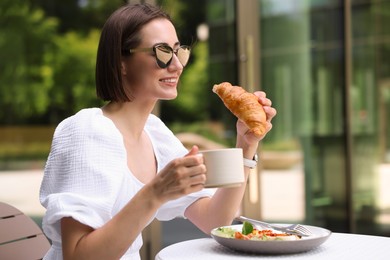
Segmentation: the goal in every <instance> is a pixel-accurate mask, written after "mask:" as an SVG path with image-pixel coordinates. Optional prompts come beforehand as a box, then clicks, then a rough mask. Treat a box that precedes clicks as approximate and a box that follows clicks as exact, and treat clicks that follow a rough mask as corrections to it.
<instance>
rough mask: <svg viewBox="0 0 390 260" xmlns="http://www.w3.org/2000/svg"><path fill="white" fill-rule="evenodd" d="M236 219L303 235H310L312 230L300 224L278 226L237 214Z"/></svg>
mask: <svg viewBox="0 0 390 260" xmlns="http://www.w3.org/2000/svg"><path fill="white" fill-rule="evenodd" d="M236 220H238V221H241V222H244V221H247V222H249V223H251V224H252V225H255V226H260V227H262V228H271V229H275V230H278V231H282V232H284V233H287V234H292V235H298V236H305V237H307V236H310V235H312V232H311V231H310V230H309V229H308V228H306V227H305V226H303V225H301V224H292V225H290V226H279V225H274V224H270V223H267V222H263V221H259V220H255V219H250V218H247V217H244V216H239V217H237V218H236Z"/></svg>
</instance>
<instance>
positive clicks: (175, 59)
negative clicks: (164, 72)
mask: <svg viewBox="0 0 390 260" xmlns="http://www.w3.org/2000/svg"><path fill="white" fill-rule="evenodd" d="M183 68H184V66H183V65H182V64H181V62H180V61H179V58H178V57H177V56H176V54H173V57H172V61H171V64H169V66H168V69H169V70H182V69H183Z"/></svg>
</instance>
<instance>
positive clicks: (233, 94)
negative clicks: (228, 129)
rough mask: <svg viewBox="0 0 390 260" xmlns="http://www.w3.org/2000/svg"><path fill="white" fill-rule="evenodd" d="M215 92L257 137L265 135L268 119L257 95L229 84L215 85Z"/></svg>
mask: <svg viewBox="0 0 390 260" xmlns="http://www.w3.org/2000/svg"><path fill="white" fill-rule="evenodd" d="M213 92H214V93H216V94H217V95H218V96H219V97H220V98H221V99H222V101H223V103H224V104H225V106H226V107H227V108H228V109H229V110H230V111H231V112H232V113H233V114H234V115H235V116H236V117H238V118H239V119H240V120H242V121H243V122H244V123H245V124H246V125H247V126H248V128H249V129H250V131H251V132H253V133H254V134H255V135H256V136H258V137H260V136H262V135H263V134H264V133H265V131H266V120H267V117H266V114H265V112H264V109H263V106H262V105H261V104H260V103H259V100H258V97H257V96H256V95H254V94H253V93H249V92H247V91H246V90H245V89H243V88H242V87H239V86H232V84H230V83H229V82H223V83H220V84H215V85H214V86H213Z"/></svg>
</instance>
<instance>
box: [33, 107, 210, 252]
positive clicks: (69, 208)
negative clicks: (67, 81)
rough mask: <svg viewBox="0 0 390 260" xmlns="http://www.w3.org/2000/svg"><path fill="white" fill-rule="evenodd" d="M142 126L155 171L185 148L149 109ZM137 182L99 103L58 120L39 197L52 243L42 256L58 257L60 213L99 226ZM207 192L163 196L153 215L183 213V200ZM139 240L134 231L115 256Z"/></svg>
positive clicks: (162, 216) (119, 138)
mask: <svg viewBox="0 0 390 260" xmlns="http://www.w3.org/2000/svg"><path fill="white" fill-rule="evenodd" d="M145 132H146V133H147V134H148V136H149V138H150V140H151V142H152V145H153V149H154V153H155V157H156V160H157V172H160V171H161V170H162V169H163V168H164V167H165V166H166V165H167V163H169V162H170V161H171V160H173V159H174V158H178V157H182V156H184V155H185V154H186V153H187V152H188V151H187V149H186V148H185V147H184V146H183V144H182V143H181V142H180V141H179V140H178V139H177V138H176V137H175V136H174V134H173V133H172V132H171V131H170V130H169V129H168V128H167V127H166V125H165V124H164V123H163V122H162V121H161V120H160V119H159V118H158V117H156V116H154V115H152V114H151V115H150V116H149V118H148V120H147V122H146V125H145ZM145 163H148V162H145ZM143 186H144V184H143V183H142V182H140V181H139V180H138V179H137V178H136V177H135V176H134V175H133V174H132V173H131V171H130V170H129V168H128V166H127V153H126V150H125V146H124V142H123V137H122V135H121V133H120V132H119V130H118V129H117V128H116V127H115V125H114V123H113V122H112V121H111V120H110V119H109V118H107V117H105V116H104V115H103V112H102V110H101V109H100V108H89V109H83V110H81V111H79V112H78V113H77V114H75V115H73V116H71V117H69V118H67V119H65V120H64V121H62V122H61V123H60V124H59V125H58V126H57V128H56V130H55V132H54V137H53V143H52V147H51V151H50V154H49V157H48V160H47V163H46V166H45V172H44V177H43V181H42V184H41V189H40V201H41V204H42V205H43V206H44V207H45V208H46V214H45V216H44V218H43V224H42V226H43V230H44V232H45V234H46V235H47V236H48V237H49V238H50V239H51V240H52V247H51V249H50V250H49V252H48V253H47V255H46V256H45V258H44V259H62V244H61V228H60V220H61V218H63V217H72V218H73V219H75V220H77V221H79V222H81V223H83V224H85V225H88V226H90V227H92V228H94V229H96V228H99V227H101V226H103V225H104V224H105V223H106V222H107V221H109V220H110V219H111V218H112V217H113V216H114V215H115V214H117V213H118V212H119V211H120V210H121V209H122V208H123V207H124V206H125V205H126V204H127V203H128V202H129V200H130V199H131V198H132V197H133V196H134V195H135V194H136V193H137V192H138V191H139V190H140V189H141V188H142V187H143ZM213 192H214V190H212V189H204V190H202V191H200V192H196V193H192V194H190V195H187V196H184V197H181V198H179V199H176V200H173V201H169V202H167V203H165V204H164V205H163V206H162V207H161V208H160V209H159V210H158V211H157V213H156V214H155V217H156V218H157V219H159V220H171V219H173V218H176V217H184V211H185V210H186V208H187V207H188V206H189V205H191V204H192V203H193V202H194V201H196V200H197V199H199V198H201V197H210V196H212V194H213ZM152 220H153V218H152V219H150V221H152ZM141 246H142V237H141V234H140V235H139V236H138V237H137V238H136V240H135V241H134V243H133V244H132V245H131V246H130V247H129V249H128V251H127V252H126V254H125V255H124V256H123V257H122V258H121V259H140V255H139V250H140V248H141Z"/></svg>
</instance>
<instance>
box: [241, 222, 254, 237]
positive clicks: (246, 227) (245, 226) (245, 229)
mask: <svg viewBox="0 0 390 260" xmlns="http://www.w3.org/2000/svg"><path fill="white" fill-rule="evenodd" d="M252 231H253V226H252V224H251V223H249V222H247V221H244V223H242V232H241V233H242V234H244V235H249V234H250V233H252Z"/></svg>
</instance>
